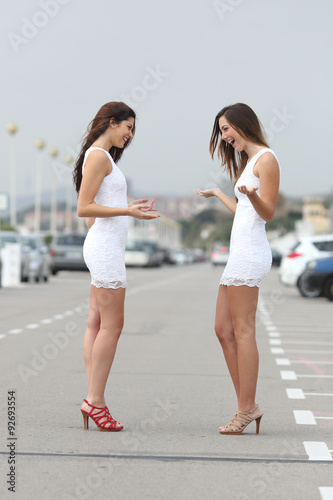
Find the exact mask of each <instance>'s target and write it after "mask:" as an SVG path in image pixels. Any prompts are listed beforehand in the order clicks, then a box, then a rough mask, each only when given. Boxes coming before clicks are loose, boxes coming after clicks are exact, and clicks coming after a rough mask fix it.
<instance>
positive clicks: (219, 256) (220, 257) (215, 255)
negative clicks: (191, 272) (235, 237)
mask: <svg viewBox="0 0 333 500" xmlns="http://www.w3.org/2000/svg"><path fill="white" fill-rule="evenodd" d="M228 258H229V248H228V247H227V246H225V245H222V243H221V244H218V245H215V246H214V248H213V251H212V255H211V257H210V261H211V263H212V264H213V265H214V266H218V265H226V263H227V262H228Z"/></svg>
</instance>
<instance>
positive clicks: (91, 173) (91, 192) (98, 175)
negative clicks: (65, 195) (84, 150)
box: [77, 150, 159, 220]
mask: <svg viewBox="0 0 333 500" xmlns="http://www.w3.org/2000/svg"><path fill="white" fill-rule="evenodd" d="M111 172H112V165H111V163H110V160H109V159H108V157H107V156H106V155H105V153H103V152H102V151H100V150H95V151H92V152H91V153H90V155H89V157H88V158H87V161H86V164H85V167H84V173H83V176H82V182H81V187H80V192H79V198H78V203H77V214H78V216H79V217H85V218H95V217H118V216H122V215H130V216H132V217H136V218H137V219H147V220H148V219H156V218H157V217H159V215H158V214H154V215H153V214H150V213H145V210H146V209H148V208H149V205H141V204H138V205H132V206H131V207H124V208H122V207H104V206H102V205H98V204H97V203H95V201H94V200H95V196H96V194H97V192H98V190H99V188H100V185H101V184H102V182H103V179H104V177H105V176H106V175H109V174H110V173H111Z"/></svg>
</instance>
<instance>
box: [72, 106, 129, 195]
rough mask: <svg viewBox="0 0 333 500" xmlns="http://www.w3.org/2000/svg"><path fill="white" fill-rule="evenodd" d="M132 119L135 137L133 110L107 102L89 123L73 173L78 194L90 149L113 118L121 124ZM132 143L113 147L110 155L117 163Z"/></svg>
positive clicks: (127, 142)
mask: <svg viewBox="0 0 333 500" xmlns="http://www.w3.org/2000/svg"><path fill="white" fill-rule="evenodd" d="M130 117H131V118H134V125H133V129H132V133H133V135H134V133H135V118H136V115H135V112H134V111H133V109H131V108H130V107H129V106H127V104H125V103H123V102H117V101H114V102H107V103H106V104H104V105H103V106H102V107H101V109H100V110H99V111H98V113H97V114H96V116H95V118H94V119H93V120H92V121H91V122H90V123H89V125H88V129H87V133H86V135H85V136H84V137H83V139H82V142H83V144H82V148H81V152H80V154H79V156H78V159H77V160H76V163H75V167H74V172H73V182H74V186H75V189H76V192H77V193H78V192H79V190H80V187H81V182H82V165H83V160H84V155H85V153H86V151H87V149H89V148H90V146H91V145H92V144H93V143H94V142H95V141H96V140H97V139H98V137H99V136H100V135H102V134H103V133H104V132H105V131H106V129H107V128H108V126H109V125H110V120H111V118H113V120H114V121H115V123H120V122H122V121H124V120H128V118H130ZM131 142H132V139H129V140H128V141H126V144H125V145H124V147H123V148H116V147H115V146H112V148H111V149H110V150H109V153H110V155H111V156H112V158H113V160H114V161H115V162H116V163H117V162H118V160H120V158H121V157H122V154H123V152H124V149H126V148H127V147H128V146H129V145H130V143H131Z"/></svg>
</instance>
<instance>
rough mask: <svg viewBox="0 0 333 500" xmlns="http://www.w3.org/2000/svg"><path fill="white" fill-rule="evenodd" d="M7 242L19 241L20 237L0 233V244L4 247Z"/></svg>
mask: <svg viewBox="0 0 333 500" xmlns="http://www.w3.org/2000/svg"><path fill="white" fill-rule="evenodd" d="M6 243H19V240H18V237H17V236H16V235H15V234H13V235H9V234H8V235H3V234H0V246H1V247H3V246H4V245H5V244H6Z"/></svg>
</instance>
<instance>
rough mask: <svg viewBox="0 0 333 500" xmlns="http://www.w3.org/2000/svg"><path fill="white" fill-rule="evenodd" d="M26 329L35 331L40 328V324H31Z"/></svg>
mask: <svg viewBox="0 0 333 500" xmlns="http://www.w3.org/2000/svg"><path fill="white" fill-rule="evenodd" d="M26 328H27V329H28V330H34V329H35V328H39V324H38V323H31V324H30V325H27V326H26Z"/></svg>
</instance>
